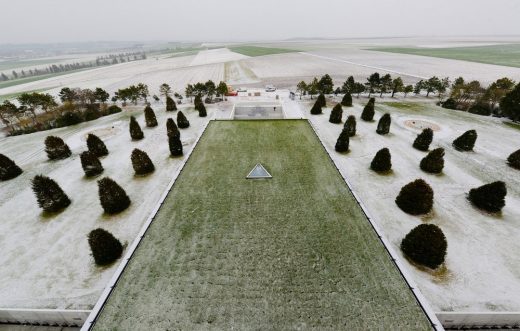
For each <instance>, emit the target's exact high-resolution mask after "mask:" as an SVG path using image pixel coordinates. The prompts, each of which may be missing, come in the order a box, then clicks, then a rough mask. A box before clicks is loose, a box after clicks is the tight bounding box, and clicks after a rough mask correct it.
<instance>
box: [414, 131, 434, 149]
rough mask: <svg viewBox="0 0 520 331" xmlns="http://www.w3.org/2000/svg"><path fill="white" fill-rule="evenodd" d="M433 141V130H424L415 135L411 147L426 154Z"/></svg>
mask: <svg viewBox="0 0 520 331" xmlns="http://www.w3.org/2000/svg"><path fill="white" fill-rule="evenodd" d="M432 140H433V130H432V129H430V128H426V129H424V130H422V132H421V133H419V134H418V135H417V138H415V140H414V142H413V147H414V148H415V149H418V150H420V151H423V152H426V151H427V150H428V148H430V144H431V143H432Z"/></svg>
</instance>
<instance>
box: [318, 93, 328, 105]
mask: <svg viewBox="0 0 520 331" xmlns="http://www.w3.org/2000/svg"><path fill="white" fill-rule="evenodd" d="M316 102H317V103H318V105H319V106H320V107H321V108H323V107H327V101H326V100H325V95H323V93H320V95H318V98H317V99H316Z"/></svg>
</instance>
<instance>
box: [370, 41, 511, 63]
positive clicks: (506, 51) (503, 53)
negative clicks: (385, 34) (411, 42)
mask: <svg viewBox="0 0 520 331" xmlns="http://www.w3.org/2000/svg"><path fill="white" fill-rule="evenodd" d="M370 50H375V51H382V52H390V53H403V54H412V55H422V56H431V57H440V58H445V59H454V60H464V61H471V62H479V63H488V64H497V65H502V66H508V67H520V44H506V45H491V46H472V47H452V48H414V47H378V48H371V49H370Z"/></svg>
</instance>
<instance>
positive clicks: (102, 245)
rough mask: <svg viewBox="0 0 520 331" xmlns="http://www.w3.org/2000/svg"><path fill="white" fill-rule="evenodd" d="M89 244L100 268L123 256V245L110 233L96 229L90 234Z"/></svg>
mask: <svg viewBox="0 0 520 331" xmlns="http://www.w3.org/2000/svg"><path fill="white" fill-rule="evenodd" d="M88 244H89V246H90V250H91V251H92V256H93V257H94V261H95V262H96V264H97V265H99V266H105V265H109V264H111V263H112V262H114V261H115V260H117V259H119V258H120V257H121V255H122V254H123V245H121V243H120V242H119V240H117V239H116V238H115V237H114V236H113V235H112V234H111V233H110V232H108V231H106V230H103V229H95V230H92V231H90V233H89V234H88Z"/></svg>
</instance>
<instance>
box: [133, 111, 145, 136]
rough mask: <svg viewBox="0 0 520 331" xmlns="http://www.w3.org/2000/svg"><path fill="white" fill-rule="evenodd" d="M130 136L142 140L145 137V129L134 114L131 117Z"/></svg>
mask: <svg viewBox="0 0 520 331" xmlns="http://www.w3.org/2000/svg"><path fill="white" fill-rule="evenodd" d="M130 137H132V140H140V139H143V138H144V134H143V131H142V130H141V127H140V126H139V123H137V121H136V120H135V117H133V116H131V117H130Z"/></svg>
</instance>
